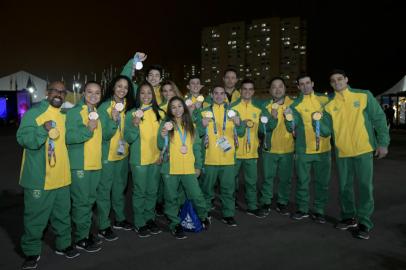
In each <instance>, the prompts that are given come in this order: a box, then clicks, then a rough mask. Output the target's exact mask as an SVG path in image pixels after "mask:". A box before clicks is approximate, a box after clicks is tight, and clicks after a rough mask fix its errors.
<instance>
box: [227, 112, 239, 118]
mask: <svg viewBox="0 0 406 270" xmlns="http://www.w3.org/2000/svg"><path fill="white" fill-rule="evenodd" d="M236 115H237V113H236V112H235V111H234V110H229V111H228V112H227V116H228V117H229V118H233V117H235V116H236Z"/></svg>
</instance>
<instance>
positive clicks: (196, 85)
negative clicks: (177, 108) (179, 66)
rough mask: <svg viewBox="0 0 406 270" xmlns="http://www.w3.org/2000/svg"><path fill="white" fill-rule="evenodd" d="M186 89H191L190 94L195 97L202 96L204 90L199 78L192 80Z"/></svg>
mask: <svg viewBox="0 0 406 270" xmlns="http://www.w3.org/2000/svg"><path fill="white" fill-rule="evenodd" d="M186 87H187V88H188V89H189V91H190V93H191V94H192V95H194V96H198V95H199V94H200V89H202V85H201V83H200V79H198V78H194V79H191V80H190V81H189V84H188V85H187V86H186Z"/></svg>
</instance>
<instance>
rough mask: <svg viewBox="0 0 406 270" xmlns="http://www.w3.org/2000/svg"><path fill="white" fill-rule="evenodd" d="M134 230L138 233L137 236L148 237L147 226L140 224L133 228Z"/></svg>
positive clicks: (149, 234)
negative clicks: (140, 225) (138, 226)
mask: <svg viewBox="0 0 406 270" xmlns="http://www.w3.org/2000/svg"><path fill="white" fill-rule="evenodd" d="M135 231H136V232H137V233H138V236H139V237H141V238H145V237H150V236H151V233H150V232H149V229H148V226H147V225H145V226H142V227H140V228H135Z"/></svg>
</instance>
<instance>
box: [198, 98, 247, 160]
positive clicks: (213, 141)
mask: <svg viewBox="0 0 406 270" xmlns="http://www.w3.org/2000/svg"><path fill="white" fill-rule="evenodd" d="M228 110H229V105H228V104H227V103H223V104H221V105H218V104H213V105H211V106H208V107H206V108H204V109H203V110H201V113H200V114H197V119H196V121H197V128H198V131H199V135H200V136H205V135H206V134H207V136H208V139H209V141H208V146H207V149H206V150H205V155H204V164H205V165H234V164H235V158H236V145H235V142H234V134H235V133H234V130H235V132H236V135H237V136H238V137H242V136H244V134H245V126H244V124H243V123H242V122H241V125H239V126H235V125H234V122H233V121H232V120H230V119H229V118H228V117H227V111H228ZM206 111H212V112H213V114H214V117H215V120H216V127H217V134H215V132H214V121H213V119H212V120H210V122H209V125H208V127H207V128H204V127H203V125H202V118H203V116H204V114H205V112H206ZM224 113H226V125H225V130H223V123H224ZM237 114H238V112H237ZM206 131H207V133H206ZM220 137H225V138H226V139H227V141H228V142H229V144H230V145H231V150H229V151H227V152H224V151H223V150H222V149H220V147H219V146H218V144H217V140H218V139H219V138H220Z"/></svg>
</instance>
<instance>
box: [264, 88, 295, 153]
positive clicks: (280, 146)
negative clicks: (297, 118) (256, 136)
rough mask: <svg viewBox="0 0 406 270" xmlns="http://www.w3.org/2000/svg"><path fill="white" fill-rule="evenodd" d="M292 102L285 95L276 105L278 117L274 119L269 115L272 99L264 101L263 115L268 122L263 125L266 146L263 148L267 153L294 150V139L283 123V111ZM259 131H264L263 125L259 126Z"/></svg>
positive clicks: (291, 151)
mask: <svg viewBox="0 0 406 270" xmlns="http://www.w3.org/2000/svg"><path fill="white" fill-rule="evenodd" d="M292 103H293V99H291V98H290V97H288V96H286V97H285V100H284V103H283V104H282V105H279V107H278V119H274V118H273V117H272V116H271V111H272V104H273V101H272V99H271V100H268V101H267V102H265V103H264V105H263V106H264V111H265V112H264V115H265V116H268V123H267V124H266V125H265V128H266V131H267V133H266V136H265V138H264V140H265V141H266V143H264V145H266V146H267V149H265V151H266V152H268V153H273V154H289V153H293V151H294V139H293V135H292V133H291V132H289V131H288V130H287V128H286V126H285V123H284V115H283V112H284V111H285V109H286V108H287V107H289V106H290V105H291V104H292ZM260 132H261V133H264V127H263V125H261V126H260Z"/></svg>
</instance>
